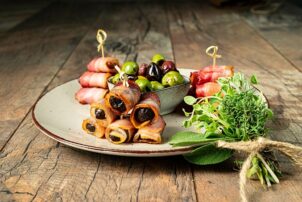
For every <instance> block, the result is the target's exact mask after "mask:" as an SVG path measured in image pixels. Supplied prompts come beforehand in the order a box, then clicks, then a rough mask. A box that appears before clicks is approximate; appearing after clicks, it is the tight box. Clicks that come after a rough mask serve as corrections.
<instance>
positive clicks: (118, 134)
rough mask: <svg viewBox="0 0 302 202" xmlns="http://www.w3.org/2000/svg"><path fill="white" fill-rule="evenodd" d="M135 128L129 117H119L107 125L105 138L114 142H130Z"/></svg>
mask: <svg viewBox="0 0 302 202" xmlns="http://www.w3.org/2000/svg"><path fill="white" fill-rule="evenodd" d="M135 132H136V129H135V128H134V126H133V125H132V123H131V122H130V120H129V119H120V120H116V121H115V122H113V123H111V124H110V125H108V127H107V129H106V133H105V136H106V139H107V140H108V141H109V142H112V143H114V144H121V143H124V142H130V141H131V140H132V138H133V135H134V134H135Z"/></svg>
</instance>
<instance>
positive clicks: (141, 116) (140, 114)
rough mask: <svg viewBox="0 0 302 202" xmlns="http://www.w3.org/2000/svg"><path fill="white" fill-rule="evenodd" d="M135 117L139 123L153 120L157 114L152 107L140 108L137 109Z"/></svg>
mask: <svg viewBox="0 0 302 202" xmlns="http://www.w3.org/2000/svg"><path fill="white" fill-rule="evenodd" d="M134 116H135V119H136V121H137V122H139V123H143V122H145V121H149V120H152V119H153V118H154V116H155V114H154V112H153V110H152V109H150V108H140V109H138V110H136V111H135V114H134Z"/></svg>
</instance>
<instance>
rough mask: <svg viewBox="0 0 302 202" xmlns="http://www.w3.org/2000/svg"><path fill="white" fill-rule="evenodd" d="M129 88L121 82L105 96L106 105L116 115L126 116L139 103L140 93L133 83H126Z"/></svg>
mask: <svg viewBox="0 0 302 202" xmlns="http://www.w3.org/2000/svg"><path fill="white" fill-rule="evenodd" d="M128 83H129V87H127V86H124V85H123V84H122V82H120V83H118V84H117V85H116V86H115V87H113V88H112V89H111V90H110V92H109V93H108V94H107V95H106V97H105V100H106V105H107V106H108V107H109V108H110V109H111V110H112V111H113V112H114V113H115V114H117V115H126V114H128V112H129V111H130V110H131V109H132V108H133V107H134V106H135V105H136V104H137V103H138V102H139V100H140V97H141V91H140V88H139V87H138V85H137V84H136V83H135V82H133V81H130V80H129V81H128Z"/></svg>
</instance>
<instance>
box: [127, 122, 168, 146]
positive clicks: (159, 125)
mask: <svg viewBox="0 0 302 202" xmlns="http://www.w3.org/2000/svg"><path fill="white" fill-rule="evenodd" d="M165 126H166V123H165V121H164V119H163V118H162V117H161V116H159V117H158V119H157V120H154V121H152V122H151V124H150V125H147V126H145V127H143V128H140V129H139V130H138V131H137V133H136V134H135V135H134V137H133V142H144V143H150V144H159V143H161V141H162V138H161V134H162V132H163V131H164V129H165Z"/></svg>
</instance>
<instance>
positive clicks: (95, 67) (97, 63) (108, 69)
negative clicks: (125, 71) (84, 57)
mask: <svg viewBox="0 0 302 202" xmlns="http://www.w3.org/2000/svg"><path fill="white" fill-rule="evenodd" d="M115 65H117V66H119V61H118V59H116V58H113V57H99V58H94V59H93V60H91V61H90V62H89V64H88V65H87V69H88V70H89V71H91V72H104V73H116V72H117V70H116V69H115Z"/></svg>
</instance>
